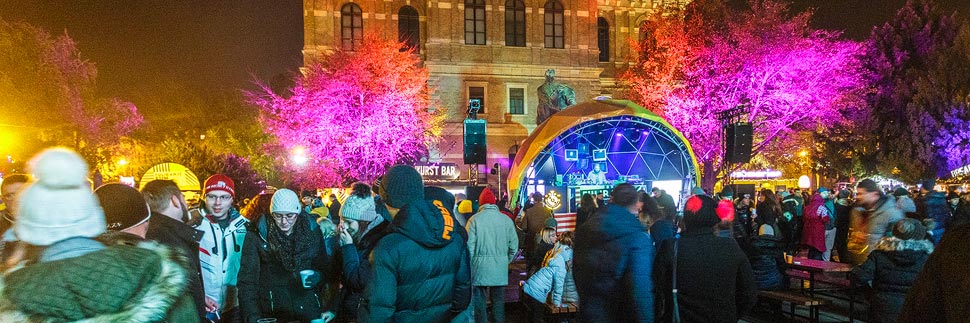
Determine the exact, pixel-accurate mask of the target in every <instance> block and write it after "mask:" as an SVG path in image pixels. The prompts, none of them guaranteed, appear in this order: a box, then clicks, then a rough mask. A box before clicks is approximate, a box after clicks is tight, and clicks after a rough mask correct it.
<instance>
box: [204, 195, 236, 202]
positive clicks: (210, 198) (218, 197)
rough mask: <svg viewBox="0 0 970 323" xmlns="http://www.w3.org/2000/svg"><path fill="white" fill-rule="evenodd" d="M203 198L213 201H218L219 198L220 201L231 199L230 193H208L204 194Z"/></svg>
mask: <svg viewBox="0 0 970 323" xmlns="http://www.w3.org/2000/svg"><path fill="white" fill-rule="evenodd" d="M205 199H206V200H213V201H219V200H222V201H231V200H232V195H214V194H208V195H206V196H205Z"/></svg>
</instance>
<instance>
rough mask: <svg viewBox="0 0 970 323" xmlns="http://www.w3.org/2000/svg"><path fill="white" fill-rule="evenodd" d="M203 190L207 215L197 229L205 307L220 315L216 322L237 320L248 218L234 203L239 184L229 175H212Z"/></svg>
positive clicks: (217, 315) (214, 314)
mask: <svg viewBox="0 0 970 323" xmlns="http://www.w3.org/2000/svg"><path fill="white" fill-rule="evenodd" d="M202 192H203V194H202V196H203V198H204V203H203V206H204V210H205V215H204V216H203V217H202V218H201V221H200V222H199V223H198V225H196V226H195V229H197V230H201V231H202V232H203V236H202V240H199V268H200V269H201V271H202V286H203V287H204V288H205V297H206V299H205V303H206V309H207V310H208V311H209V312H210V313H213V314H212V316H215V317H217V318H218V319H217V320H216V322H217V323H222V322H227V323H232V322H237V321H238V320H239V308H238V303H239V298H238V292H239V291H238V289H237V287H236V285H237V284H236V278H237V277H238V274H239V266H240V258H241V257H242V249H243V242H244V241H246V226H247V224H248V223H249V220H247V219H246V218H245V217H243V216H242V214H240V213H239V211H238V210H236V208H235V207H234V206H233V202H234V201H235V200H236V184H235V183H234V182H233V181H232V179H231V178H229V177H228V176H226V175H223V174H215V175H212V176H209V178H208V179H206V180H205V183H204V184H203V187H202Z"/></svg>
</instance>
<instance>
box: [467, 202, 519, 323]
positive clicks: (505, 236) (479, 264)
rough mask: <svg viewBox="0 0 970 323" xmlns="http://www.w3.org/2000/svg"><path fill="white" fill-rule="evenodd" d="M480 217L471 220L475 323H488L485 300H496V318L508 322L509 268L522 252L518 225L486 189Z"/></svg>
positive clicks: (477, 215) (470, 240)
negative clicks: (506, 317) (506, 290)
mask: <svg viewBox="0 0 970 323" xmlns="http://www.w3.org/2000/svg"><path fill="white" fill-rule="evenodd" d="M478 203H479V205H481V206H479V207H478V213H475V215H472V217H471V218H469V219H468V223H467V224H468V225H467V226H466V230H467V231H468V255H469V257H470V258H471V271H472V286H473V287H474V290H473V294H472V295H473V297H472V307H473V308H474V312H475V322H482V323H485V322H488V321H489V320H488V310H487V307H486V302H485V297H486V295H487V296H488V298H489V299H491V300H492V318H493V319H494V320H495V322H505V286H507V285H508V284H509V264H510V263H512V261H513V260H515V253H516V252H517V251H518V250H519V237H518V234H516V232H515V223H513V222H512V220H511V219H509V218H508V217H507V216H505V214H502V213H501V212H500V211H499V209H498V206H496V205H495V203H496V201H495V195H494V194H492V190H491V189H488V188H485V189H483V190H482V193H481V195H479V197H478Z"/></svg>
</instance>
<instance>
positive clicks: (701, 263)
mask: <svg viewBox="0 0 970 323" xmlns="http://www.w3.org/2000/svg"><path fill="white" fill-rule="evenodd" d="M716 207H717V202H715V201H714V200H713V199H711V198H709V197H704V196H693V197H691V198H690V199H688V200H687V203H686V205H685V207H684V219H683V222H684V232H683V233H681V237H680V239H674V240H668V241H667V242H665V243H664V244H663V246H661V248H660V249H659V251H658V252H657V258H656V259H657V261H656V264H655V266H654V281H656V283H657V294H658V301H659V302H660V304H659V306H657V311H658V313H660V314H658V315H659V317H658V318H657V322H670V321H671V319H672V317H673V315H674V311H675V310H676V311H678V313H679V316H680V318H681V322H685V323H686V322H698V323H701V322H703V323H708V322H725V323H726V322H732V323H734V322H737V321H738V319H740V318H741V317H742V316H743V315H744V314H745V313H746V312H747V311H748V310H750V309H751V307H752V306H754V303H755V300H756V298H757V293H756V291H757V289H756V286H755V282H754V273H753V272H752V271H751V263H750V262H748V257H747V256H745V254H744V251H742V250H741V247H739V246H738V244H737V243H734V241H733V239H731V238H724V237H718V236H715V235H714V226H715V225H717V224H718V223H719V222H720V221H721V219H720V217H719V216H718V214H717V213H718V212H719V211H716ZM577 244H578V242H577ZM675 246H676V248H677V249H676V250H677V252H676V258H675V257H674V247H675ZM675 261H676V264H677V266H676V270H677V275H676V276H677V290H678V293H677V304H678V307H676V308H674V306H673V299H672V295H673V291H672V289H673V270H674V266H673V264H674V262H675ZM577 273H578V271H577ZM579 296H580V300H582V298H583V294H582V293H580V295H579ZM618 321H622V320H618Z"/></svg>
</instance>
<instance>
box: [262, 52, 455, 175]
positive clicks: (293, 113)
mask: <svg viewBox="0 0 970 323" xmlns="http://www.w3.org/2000/svg"><path fill="white" fill-rule="evenodd" d="M401 48H402V46H401V44H400V43H396V42H392V41H386V40H382V39H379V38H378V37H376V36H374V35H367V36H365V38H364V41H363V43H362V45H361V46H359V47H358V48H356V49H355V50H354V51H347V50H337V51H335V52H333V53H330V54H325V55H323V56H321V57H319V58H318V59H317V60H316V61H315V62H314V63H312V64H310V65H309V66H307V67H306V70H305V71H304V75H301V76H298V77H297V79H296V82H295V84H296V85H295V86H293V88H291V89H290V90H289V92H290V93H289V94H288V95H286V96H284V95H279V94H276V93H273V91H272V90H270V89H269V88H268V87H267V86H265V85H264V86H262V90H261V91H260V92H259V93H250V101H251V102H252V103H254V104H256V105H257V106H259V107H260V109H261V112H262V113H261V116H260V121H261V122H262V124H263V125H264V127H265V129H266V131H268V132H269V133H270V134H272V135H273V136H275V138H276V140H277V143H278V146H275V147H274V150H275V151H278V152H280V156H278V157H277V158H279V159H280V161H281V162H282V164H284V165H285V167H286V169H287V170H288V171H289V173H290V174H289V175H290V180H291V181H293V182H299V183H301V184H306V185H315V186H317V187H335V186H341V185H346V184H348V182H351V181H354V180H360V181H365V182H373V181H374V180H375V179H376V178H378V177H379V176H381V175H383V174H384V171H385V170H386V169H387V168H388V167H389V166H391V165H393V164H395V163H400V162H408V161H412V160H415V159H416V158H417V157H419V156H421V155H422V154H425V153H426V150H427V148H426V147H427V145H428V144H429V143H432V142H434V141H436V140H437V139H438V138H439V137H440V134H441V127H442V124H443V121H444V119H443V118H444V114H443V113H442V111H441V110H440V109H439V108H438V107H437V106H436V105H435V103H434V102H432V100H431V96H430V95H431V91H432V90H431V89H430V88H429V87H428V84H427V81H428V71H427V70H426V69H425V68H423V67H422V66H421V64H420V60H419V58H418V57H417V56H416V55H414V53H412V52H411V51H402V50H400V49H401ZM284 159H285V160H284Z"/></svg>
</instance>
